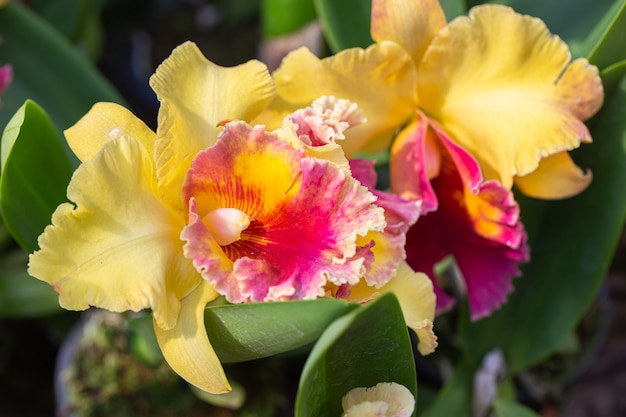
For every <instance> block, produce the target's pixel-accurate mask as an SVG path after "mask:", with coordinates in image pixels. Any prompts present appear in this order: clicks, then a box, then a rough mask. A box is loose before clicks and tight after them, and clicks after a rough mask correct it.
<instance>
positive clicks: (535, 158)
mask: <svg viewBox="0 0 626 417" xmlns="http://www.w3.org/2000/svg"><path fill="white" fill-rule="evenodd" d="M371 34H372V38H373V39H374V41H375V42H376V43H375V44H374V45H372V46H370V47H369V48H367V49H361V48H352V49H347V50H344V51H341V52H339V53H337V54H336V55H334V56H332V57H329V58H325V59H319V58H317V57H315V56H314V55H313V54H311V53H310V52H309V51H308V50H306V49H304V48H301V49H298V50H296V51H294V52H292V53H291V54H289V55H288V56H287V57H286V58H285V59H284V61H283V63H282V65H281V67H280V68H279V69H278V70H277V71H276V72H275V73H274V74H273V76H274V79H275V83H276V88H277V93H278V96H277V98H276V99H275V100H274V101H273V102H272V104H271V105H270V106H269V108H268V109H266V110H265V111H264V112H262V113H261V114H260V116H259V117H258V118H257V120H258V121H261V122H263V123H266V124H267V125H268V126H272V125H273V124H277V123H279V121H280V118H281V115H283V114H285V113H287V112H289V111H292V110H290V109H292V108H297V107H302V104H303V103H306V102H307V101H309V100H311V99H313V98H315V97H319V96H321V95H334V96H337V97H341V98H345V99H349V100H351V101H353V102H355V103H356V104H358V106H359V107H360V108H361V109H362V110H363V114H364V116H365V117H366V118H367V120H368V123H367V124H364V125H361V126H359V127H357V128H355V129H353V130H351V131H350V132H347V134H346V139H345V140H344V141H343V142H342V147H343V149H344V151H345V154H346V156H347V157H348V158H352V157H354V155H355V154H356V153H357V152H365V153H367V152H377V151H381V150H385V149H388V148H389V146H390V144H391V141H392V140H393V139H394V138H395V141H394V142H393V146H392V148H391V187H392V191H393V192H394V193H397V194H399V195H400V196H402V197H405V198H409V199H419V200H422V214H425V213H428V212H433V211H436V210H442V209H443V205H444V204H453V207H452V208H450V209H445V211H446V212H448V213H451V212H452V210H454V209H455V207H456V209H457V211H458V212H459V213H464V215H463V216H461V218H462V219H464V220H465V221H466V225H465V226H463V227H461V229H460V230H463V234H464V237H463V238H462V239H459V240H458V241H460V242H464V243H465V244H464V245H459V244H457V245H455V247H454V248H452V247H449V246H448V247H446V246H445V245H442V244H441V243H440V242H441V240H440V239H439V238H438V237H435V238H434V239H431V238H430V237H429V236H428V235H420V236H419V237H418V236H417V235H416V233H411V232H410V233H409V234H410V239H409V240H411V239H413V238H415V239H422V242H417V245H416V247H419V248H420V250H419V252H420V254H417V251H414V252H413V253H409V254H408V260H409V262H410V263H411V264H412V265H413V266H414V267H417V266H418V265H419V267H420V268H423V269H419V270H423V271H425V272H427V273H429V275H431V277H432V276H433V266H434V262H436V260H439V259H441V257H442V256H444V255H445V254H449V253H452V254H454V255H455V256H456V257H457V258H458V257H464V258H466V259H470V258H472V257H473V258H474V259H473V260H472V261H471V263H472V264H474V265H482V268H480V270H481V272H482V273H483V274H482V278H481V279H480V280H478V281H476V280H472V278H470V281H473V282H471V283H470V282H467V280H468V277H467V276H466V277H465V280H466V282H467V284H468V285H467V287H468V290H469V291H473V292H474V294H473V295H469V298H470V309H471V314H472V317H473V318H474V319H477V318H479V317H481V316H484V315H487V314H489V313H490V312H491V311H492V310H493V309H494V308H497V307H498V306H499V305H500V303H501V302H502V301H504V299H505V298H506V295H507V293H508V292H509V291H510V290H511V288H512V286H511V283H510V279H511V278H512V276H513V275H515V274H516V272H517V266H516V265H517V264H519V263H520V262H523V261H526V260H527V258H528V249H527V247H526V243H525V242H526V237H525V232H524V230H523V227H522V226H521V225H520V223H519V217H518V214H517V211H518V208H517V204H516V203H515V202H514V201H513V200H512V196H511V195H510V189H511V188H512V186H513V185H514V184H515V185H516V186H517V188H518V189H519V190H520V191H522V192H523V193H525V194H527V195H529V196H531V197H535V198H543V199H557V198H565V197H569V196H572V195H575V194H577V193H579V192H581V191H582V190H584V189H585V188H586V187H587V185H588V184H589V182H590V181H591V174H590V173H589V172H585V171H583V170H581V169H580V168H579V167H577V166H576V165H575V164H574V162H573V161H572V159H571V158H570V156H569V154H568V153H567V151H568V150H571V149H574V148H576V147H578V146H579V145H580V143H581V142H589V141H590V140H591V137H590V135H589V132H588V130H587V128H586V126H585V125H584V123H583V121H584V120H586V119H587V118H589V117H591V116H592V115H593V114H594V113H595V112H596V111H597V110H598V109H599V107H600V106H601V104H602V100H603V90H602V83H601V80H600V78H599V75H598V70H597V68H596V67H594V66H592V65H589V63H588V62H587V61H586V60H585V59H583V58H580V59H576V60H574V61H572V62H569V61H570V58H571V56H570V53H569V50H568V48H567V45H566V44H565V43H564V42H563V41H561V40H560V39H559V38H558V37H556V36H554V35H552V34H550V32H549V31H548V29H547V28H546V26H545V24H544V23H543V22H542V21H541V20H539V19H536V18H531V17H529V16H524V15H520V14H518V13H515V12H514V11H513V10H512V9H511V8H509V7H505V6H500V5H481V6H476V7H474V8H472V9H471V10H470V12H469V15H468V16H463V17H458V18H456V19H454V20H452V21H451V22H449V23H446V20H445V16H444V13H443V10H442V8H441V6H440V4H439V2H438V1H437V0H418V1H413V2H406V1H403V0H374V1H373V7H372V24H371ZM398 129H401V130H400V133H399V134H397V133H396V132H397V131H398ZM431 130H434V131H436V132H438V133H437V134H434V133H432V134H431V133H428V132H429V131H431ZM422 131H424V135H427V138H426V139H425V138H424V137H423V136H424V135H421V136H420V134H418V133H417V132H422ZM442 137H445V139H441V138H442ZM428 138H430V139H428ZM450 147H454V148H455V149H458V151H454V153H456V154H458V155H461V154H463V157H462V158H457V159H456V160H455V159H454V158H452V157H451V155H450V152H449V148H450ZM451 158H452V159H451ZM442 166H445V167H447V168H446V169H447V170H450V169H453V170H456V171H457V174H456V176H457V177H458V178H460V179H461V181H462V184H460V185H459V186H454V187H450V186H449V185H450V180H451V177H449V180H446V181H443V180H441V181H440V182H443V183H445V184H448V185H442V184H432V185H431V184H430V182H431V181H434V180H435V179H436V178H437V177H438V176H439V175H441V173H442ZM468 172H470V173H472V176H467V175H466V174H465V173H468ZM483 182H485V183H489V185H488V186H486V187H483V186H482V185H481V184H482V183H483ZM452 189H456V190H457V191H459V192H458V193H457V194H456V198H461V197H462V199H461V200H459V199H457V200H454V199H453V198H452V196H449V198H443V197H444V194H445V193H446V192H449V191H452ZM487 189H488V190H487ZM496 200H500V201H499V202H498V201H496ZM485 207H489V211H488V212H487V213H485V212H483V211H482V209H483V208H485ZM444 218H448V216H444V215H441V214H440V215H438V216H436V217H433V216H431V217H430V218H428V217H427V216H424V217H422V218H421V219H420V220H419V221H418V225H417V226H415V227H421V226H420V223H423V222H426V221H427V220H426V219H429V220H428V222H431V223H432V222H440V221H443V219H444ZM457 223H458V221H457ZM444 226H445V225H444ZM428 229H429V230H431V231H432V232H435V231H436V232H437V233H443V231H442V230H441V229H442V227H440V228H439V230H437V228H436V227H428ZM485 229H490V230H489V231H488V232H485ZM512 232H515V233H517V235H516V236H511V235H510V234H511V233H512ZM455 233H457V232H455ZM431 242H432V243H431ZM438 242H439V243H438ZM473 242H479V243H478V246H482V247H483V248H486V247H490V250H489V251H484V250H478V249H477V248H476V247H473V245H474V243H473ZM457 243H458V242H457ZM408 244H409V245H411V242H408ZM424 251H425V252H424ZM421 253H426V255H424V256H425V257H426V258H427V260H425V259H424V258H422V256H423V255H421ZM435 254H436V256H435ZM487 254H489V256H486V255H487ZM414 256H415V257H416V259H415V260H414V259H413V257H414ZM457 262H458V259H457ZM460 263H463V264H465V266H463V265H461V268H460V269H461V272H462V274H464V275H473V276H478V274H476V273H477V272H478V269H476V268H474V270H473V271H469V270H468V269H467V268H468V266H467V265H468V262H460ZM503 267H504V268H503ZM489 270H491V271H492V272H490V273H488V274H486V275H485V274H484V272H486V271H489ZM492 280H498V281H499V282H489V281H492ZM439 294H440V295H442V297H440V299H439V301H438V307H439V309H440V310H441V309H442V308H444V307H447V306H449V305H450V301H452V299H451V298H449V297H447V296H443V295H444V294H443V292H442V291H439Z"/></svg>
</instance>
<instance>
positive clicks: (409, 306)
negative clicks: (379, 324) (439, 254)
mask: <svg viewBox="0 0 626 417" xmlns="http://www.w3.org/2000/svg"><path fill="white" fill-rule="evenodd" d="M388 292H392V293H393V294H394V295H395V296H396V297H397V298H398V301H399V302H400V307H401V308H402V313H403V314H404V320H405V321H406V324H407V326H409V327H410V328H411V329H413V330H414V331H415V333H416V334H417V336H418V338H419V344H418V345H417V349H418V350H419V351H420V353H421V354H422V355H427V354H429V353H432V352H433V351H434V350H435V348H436V347H437V336H435V333H434V332H433V320H434V319H435V302H436V298H435V293H434V291H433V284H432V282H431V280H430V278H428V276H426V275H425V274H423V273H421V272H415V271H413V270H412V269H411V267H410V266H409V265H408V264H407V263H406V262H401V263H400V265H399V266H398V271H397V274H396V276H395V277H394V278H392V279H391V280H390V281H389V282H388V283H387V284H386V285H385V286H384V287H382V288H380V289H376V288H375V287H372V286H367V285H364V282H361V283H359V284H358V285H356V286H354V287H352V291H351V293H350V296H349V297H348V298H347V300H348V301H353V302H367V301H369V300H372V299H373V298H375V297H378V296H380V295H381V294H384V293H388Z"/></svg>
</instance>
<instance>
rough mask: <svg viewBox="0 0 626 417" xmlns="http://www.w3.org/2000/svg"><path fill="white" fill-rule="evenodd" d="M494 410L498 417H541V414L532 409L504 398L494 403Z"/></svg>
mask: <svg viewBox="0 0 626 417" xmlns="http://www.w3.org/2000/svg"><path fill="white" fill-rule="evenodd" d="M493 409H494V411H495V412H496V416H497V417H539V414H537V413H535V412H534V411H532V410H531V409H529V408H527V407H524V406H523V405H521V404H519V403H516V402H515V401H511V400H507V399H504V398H498V399H496V400H495V401H494V403H493Z"/></svg>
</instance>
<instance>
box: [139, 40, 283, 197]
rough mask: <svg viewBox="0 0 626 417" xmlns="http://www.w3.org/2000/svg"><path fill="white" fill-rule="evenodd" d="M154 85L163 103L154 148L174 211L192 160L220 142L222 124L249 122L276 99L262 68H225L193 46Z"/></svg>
mask: <svg viewBox="0 0 626 417" xmlns="http://www.w3.org/2000/svg"><path fill="white" fill-rule="evenodd" d="M150 85H151V86H152V88H153V89H154V91H155V92H156V94H157V97H158V99H159V101H160V102H161V107H160V108H159V116H158V129H157V134H158V136H159V140H158V142H157V143H156V145H155V147H156V154H155V160H156V161H157V175H158V178H159V187H160V188H161V190H162V192H163V193H164V196H165V198H166V200H167V201H168V202H169V204H170V205H172V206H178V205H180V204H181V203H180V189H181V186H182V184H183V181H184V179H185V173H186V172H187V170H188V169H189V167H190V166H191V160H192V159H193V158H194V156H195V155H196V154H197V153H198V152H200V151H201V150H203V149H205V148H207V147H209V146H211V145H213V144H214V143H215V141H216V140H217V132H218V124H220V123H221V122H223V121H227V120H244V121H250V120H251V119H252V118H253V117H255V116H256V115H257V114H258V113H259V112H261V110H263V109H264V108H265V107H266V106H267V105H268V104H269V102H270V101H271V100H272V99H273V98H274V95H275V89H274V84H273V82H272V78H271V77H270V75H269V72H268V70H267V68H266V66H265V65H264V64H263V63H261V62H259V61H255V60H251V61H248V62H246V63H245V64H241V65H238V66H236V67H230V68H225V67H221V66H219V65H216V64H214V63H212V62H210V61H209V60H207V59H206V58H205V57H204V56H203V55H202V52H200V50H199V49H198V47H197V46H196V45H195V44H194V43H192V42H185V43H183V44H182V45H180V46H178V47H177V48H176V49H174V50H173V51H172V54H171V55H170V56H169V57H168V58H167V59H166V60H165V61H163V63H162V64H161V65H159V67H158V68H157V70H156V72H155V74H154V75H153V76H152V77H151V78H150Z"/></svg>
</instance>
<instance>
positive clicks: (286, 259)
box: [29, 42, 436, 393]
mask: <svg viewBox="0 0 626 417" xmlns="http://www.w3.org/2000/svg"><path fill="white" fill-rule="evenodd" d="M150 84H151V86H152V88H153V89H154V90H155V92H156V94H157V96H158V98H159V100H160V102H161V107H160V109H159V114H158V126H157V129H156V132H154V131H152V130H151V129H150V128H148V127H147V126H146V125H145V124H144V123H143V122H142V121H140V120H139V119H138V118H136V117H135V116H134V115H133V114H132V113H131V112H130V111H128V110H126V109H125V108H123V107H122V106H119V105H117V104H113V103H98V104H96V105H95V106H94V107H93V108H92V109H91V110H90V111H89V112H88V113H87V114H86V115H85V116H84V117H83V118H82V119H81V120H79V121H78V122H77V123H76V124H75V125H74V126H72V127H71V128H70V129H68V130H67V131H66V132H65V136H66V138H67V141H68V144H69V146H70V147H71V149H72V150H73V151H74V153H75V154H76V155H77V157H78V158H79V159H80V161H81V165H80V166H79V167H78V169H77V170H76V171H75V173H74V175H73V177H72V179H71V181H70V184H69V186H68V189H67V197H68V199H69V200H70V202H67V203H63V204H61V205H60V206H59V207H58V208H57V209H56V210H55V212H54V214H53V216H52V224H51V225H49V226H48V227H47V228H46V229H45V231H44V233H43V234H42V235H41V236H40V237H39V241H38V243H39V247H40V249H39V250H38V251H36V252H35V253H33V254H32V255H31V256H30V262H29V273H30V274H31V275H33V276H34V277H37V278H38V279H40V280H43V281H45V282H47V283H49V284H50V285H52V286H53V287H54V289H55V290H56V291H57V292H58V293H59V300H60V303H61V305H62V306H63V307H64V308H67V309H70V310H84V309H87V308H89V307H90V306H96V307H100V308H104V309H108V310H111V311H115V312H123V311H127V310H132V311H139V310H143V309H151V310H152V316H153V323H154V330H155V334H156V337H157V341H158V343H159V346H160V348H161V350H162V352H163V354H164V357H165V358H166V360H167V361H168V363H169V364H170V365H171V367H172V368H173V369H174V370H175V371H176V372H177V373H179V374H180V375H181V376H182V377H184V378H185V379H186V380H187V381H189V382H190V383H192V384H194V385H196V386H198V387H200V388H201V389H203V390H205V391H208V392H212V393H223V392H226V391H228V390H229V389H230V386H229V383H228V381H227V378H226V376H225V374H224V370H223V368H222V366H221V364H220V361H219V359H218V357H217V355H216V353H215V351H214V350H213V348H212V346H211V343H210V340H209V338H208V336H207V333H206V330H205V327H204V309H205V307H206V304H207V303H209V302H211V301H212V300H214V299H216V298H217V297H220V296H223V297H224V298H225V299H226V300H227V301H228V302H231V303H243V302H269V301H283V300H296V299H298V300H301V299H314V298H319V297H337V298H342V299H346V300H347V301H352V302H360V303H365V302H368V301H370V300H372V299H374V298H375V297H377V296H378V295H380V294H382V293H384V292H389V291H392V292H396V291H398V292H402V295H399V298H401V304H402V310H403V313H404V315H405V319H406V321H407V324H408V325H409V326H411V327H413V328H415V329H416V331H417V332H418V334H420V335H423V337H422V336H420V337H421V338H420V344H419V349H420V351H422V352H423V353H429V352H431V351H432V350H433V349H434V347H435V346H436V337H435V336H434V334H433V332H432V321H433V319H434V312H435V296H434V292H433V287H432V284H431V283H430V280H429V279H428V278H427V277H426V276H425V275H424V274H419V273H415V272H414V271H412V270H411V269H410V268H409V267H408V265H407V264H406V263H405V262H404V258H405V256H404V234H405V233H406V231H407V230H408V228H409V227H410V226H411V225H412V224H414V223H415V221H416V220H417V216H418V214H419V209H418V206H419V204H418V203H417V202H414V201H406V200H404V199H402V198H400V197H397V196H387V197H385V196H384V195H382V194H380V193H378V192H377V191H375V190H374V189H373V184H371V181H368V180H367V179H363V182H361V181H359V178H358V177H357V176H356V175H353V174H352V171H351V169H350V166H349V164H348V163H347V158H346V157H345V155H344V154H343V151H342V148H341V147H340V146H339V145H338V144H337V143H336V140H341V139H342V138H343V135H344V131H347V130H348V129H349V128H352V127H353V125H354V126H356V125H358V124H359V123H363V122H364V121H365V120H364V119H363V117H362V114H361V113H360V110H359V109H358V108H357V107H356V106H355V105H354V104H353V103H351V102H348V101H346V100H343V99H335V98H334V97H320V98H318V99H317V100H315V101H313V100H312V101H311V102H310V103H308V104H307V106H303V108H301V109H296V110H295V111H294V112H292V113H291V114H290V115H289V117H287V118H285V120H284V121H283V122H282V123H281V126H280V127H279V128H277V129H276V130H274V131H269V130H267V129H266V128H265V127H264V126H262V125H255V124H251V123H250V122H251V121H252V120H253V119H254V118H255V117H256V116H257V115H258V114H260V112H261V111H263V109H265V108H266V107H267V105H268V104H269V103H270V102H271V101H272V99H273V98H274V96H275V87H274V84H273V80H272V78H271V77H270V75H269V74H268V72H267V69H266V67H265V66H264V65H263V64H261V63H260V62H258V61H249V62H248V63H246V64H242V65H240V66H237V67H233V68H223V67H219V66H217V65H215V64H213V63H211V62H209V61H208V60H206V58H204V56H203V55H202V54H201V52H200V51H199V50H198V48H197V47H196V46H195V45H194V44H193V43H190V42H188V43H185V44H183V45H181V46H179V47H178V48H176V49H175V50H174V51H173V52H172V55H171V56H170V57H169V58H168V59H166V60H165V61H164V62H163V63H162V64H161V66H159V68H158V69H157V71H156V73H155V74H154V76H153V77H152V78H151V80H150ZM355 128H356V127H355ZM369 169H371V166H370V167H369ZM356 171H359V172H366V171H367V169H364V170H363V169H355V173H356ZM370 174H371V173H369V174H367V173H366V175H370ZM369 178H370V179H371V175H370V176H369ZM353 289H354V291H353Z"/></svg>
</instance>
